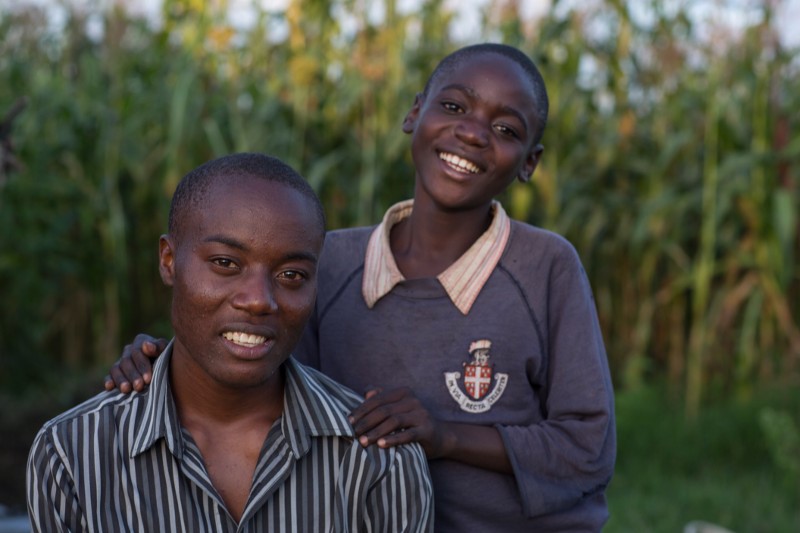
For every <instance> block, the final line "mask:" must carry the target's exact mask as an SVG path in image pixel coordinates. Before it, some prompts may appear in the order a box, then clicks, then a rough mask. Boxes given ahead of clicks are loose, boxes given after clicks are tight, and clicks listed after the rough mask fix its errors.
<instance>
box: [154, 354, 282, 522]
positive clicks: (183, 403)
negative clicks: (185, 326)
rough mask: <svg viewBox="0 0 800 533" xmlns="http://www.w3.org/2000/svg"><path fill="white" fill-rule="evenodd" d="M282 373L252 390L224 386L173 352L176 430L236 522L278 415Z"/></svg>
mask: <svg viewBox="0 0 800 533" xmlns="http://www.w3.org/2000/svg"><path fill="white" fill-rule="evenodd" d="M285 379H286V378H285V370H284V368H283V367H281V368H279V369H278V371H277V372H275V374H274V375H273V376H272V377H271V378H270V379H269V380H268V381H267V382H266V383H264V384H262V385H259V386H257V387H250V388H246V389H237V388H232V387H226V386H223V385H221V384H219V383H217V382H216V381H214V380H213V379H211V378H210V377H209V376H208V375H207V374H205V373H204V372H203V371H202V370H201V369H200V368H199V367H198V366H197V365H196V364H193V363H192V361H191V360H188V358H187V357H181V355H180V354H175V353H173V355H172V358H171V360H170V385H171V391H172V395H173V398H174V400H175V406H176V408H177V410H178V416H179V419H180V423H181V426H183V427H184V428H185V429H186V430H187V431H188V432H189V434H190V435H191V436H192V439H193V440H194V442H195V444H196V445H197V447H198V449H199V450H200V455H201V456H202V458H203V462H204V463H205V466H206V470H207V472H208V475H209V478H210V479H211V482H212V484H213V485H214V488H215V489H216V490H217V492H218V493H219V495H220V498H222V500H223V502H224V503H225V507H226V508H227V509H228V512H229V513H230V514H231V517H232V518H233V519H234V520H235V521H236V522H237V523H238V522H240V521H241V518H242V515H243V513H244V509H245V507H246V505H247V501H248V499H249V495H250V487H251V484H252V481H253V476H254V473H255V468H256V465H257V464H258V459H259V456H260V454H261V450H262V449H263V447H264V442H265V440H266V439H267V435H268V434H269V432H270V430H271V428H272V425H273V424H274V422H275V421H276V420H277V419H278V418H279V417H280V416H281V414H282V413H283V391H284V386H285V385H284V384H285Z"/></svg>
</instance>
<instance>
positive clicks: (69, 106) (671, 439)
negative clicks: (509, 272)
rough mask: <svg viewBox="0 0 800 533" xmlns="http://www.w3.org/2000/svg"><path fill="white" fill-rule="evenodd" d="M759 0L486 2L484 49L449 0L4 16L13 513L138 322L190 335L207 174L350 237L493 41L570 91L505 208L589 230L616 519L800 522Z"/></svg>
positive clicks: (793, 178)
mask: <svg viewBox="0 0 800 533" xmlns="http://www.w3.org/2000/svg"><path fill="white" fill-rule="evenodd" d="M740 3H741V2H740ZM744 3H745V4H747V10H748V17H747V18H746V23H745V24H744V27H743V29H741V30H740V31H729V30H726V29H725V27H723V26H715V25H714V24H713V21H712V23H710V25H709V24H708V23H706V24H705V26H704V30H703V31H702V32H701V31H699V29H698V21H697V20H696V19H693V18H692V17H690V16H688V15H687V9H686V8H687V6H689V4H691V2H689V1H688V0H687V1H684V2H678V1H676V2H660V1H658V0H638V1H636V2H626V1H623V0H597V1H594V2H585V3H583V4H580V3H577V2H566V1H559V0H554V1H553V2H551V5H550V7H549V9H548V10H547V11H546V12H545V13H544V14H543V15H541V16H536V17H533V16H531V15H526V13H528V11H526V10H525V9H524V7H525V6H524V4H525V3H524V2H522V1H513V0H491V1H489V2H487V3H486V4H485V7H484V8H483V9H482V18H481V20H480V23H479V28H478V29H477V30H476V33H475V34H474V35H471V36H470V37H469V38H468V39H467V40H465V39H464V38H460V39H458V38H456V37H454V32H453V31H451V30H452V27H453V24H454V21H455V20H456V19H455V14H454V13H453V11H452V10H450V9H448V8H447V7H446V5H445V2H443V1H442V0H419V1H418V2H416V4H414V6H413V7H409V3H408V2H399V1H396V0H376V1H373V2H368V1H366V0H287V1H286V2H285V4H286V5H285V6H284V7H281V8H274V9H269V8H267V7H257V4H256V3H252V4H246V3H244V2H238V3H237V5H238V6H239V7H238V9H246V10H247V13H248V15H247V16H246V17H244V18H243V17H242V16H237V17H232V16H231V14H234V15H236V13H231V12H230V9H231V7H232V5H233V4H232V3H230V4H229V2H227V1H225V0H216V1H214V2H204V1H201V0H164V1H163V5H162V6H161V13H160V17H158V20H156V21H153V20H148V19H146V18H144V17H142V16H137V15H135V14H134V13H133V12H132V11H131V10H129V9H126V7H125V3H124V2H123V1H118V2H102V3H100V2H82V3H78V4H74V3H69V2H62V3H58V4H56V3H55V2H54V3H53V5H58V7H59V13H60V14H61V15H60V18H61V19H63V20H61V21H60V23H54V17H53V15H52V11H49V10H48V8H45V7H35V5H31V4H27V5H26V4H20V5H17V6H15V7H14V8H13V9H12V8H11V7H10V6H8V5H5V6H4V5H0V7H2V11H0V120H2V123H0V163H1V164H0V228H2V230H1V231H0V295H2V302H3V303H2V306H1V307H0V317H2V321H1V322H0V388H1V389H0V400H1V401H2V404H1V407H0V417H2V418H0V427H3V431H4V432H7V438H6V437H4V438H3V439H2V440H3V441H4V442H3V443H2V444H0V447H2V450H0V451H2V452H3V453H1V454H0V469H2V470H3V471H4V474H6V473H7V475H5V476H4V477H5V480H3V481H0V489H2V490H0V502H1V501H3V500H4V499H5V501H6V502H7V504H9V505H18V504H19V499H20V498H21V494H20V489H19V487H20V483H21V481H20V479H21V478H20V474H19V473H20V472H21V467H22V465H21V463H22V462H24V457H25V455H26V453H27V449H28V446H29V445H30V441H31V439H32V438H33V433H32V432H35V430H36V429H37V427H38V425H39V424H41V422H42V421H43V420H44V419H46V418H49V417H50V416H53V415H54V414H55V413H57V412H58V411H60V410H62V409H64V408H65V407H67V406H69V405H71V404H73V403H75V402H77V401H79V400H80V399H83V398H85V397H87V396H88V395H90V394H93V393H94V392H97V391H98V390H99V389H100V388H101V378H102V376H103V375H104V373H105V371H106V370H107V369H108V367H109V365H110V364H111V362H113V361H114V360H116V359H117V357H118V355H119V354H120V352H121V347H122V345H123V344H125V343H126V342H128V341H129V340H131V339H132V338H133V335H134V334H135V333H137V332H141V331H147V332H149V333H152V334H158V335H162V336H169V334H170V333H169V331H170V330H169V323H168V314H167V310H168V305H167V302H168V298H169V295H168V293H167V292H166V290H165V289H164V288H163V287H162V284H161V281H160V279H159V277H158V271H157V264H156V260H157V255H156V251H157V239H158V236H159V235H160V234H161V233H162V232H163V231H164V230H165V228H166V215H167V210H168V204H169V199H170V196H171V194H172V190H173V188H174V186H175V185H176V183H177V181H178V180H179V179H180V177H181V176H182V175H183V174H184V173H185V172H186V171H188V170H190V169H192V168H194V167H195V166H197V165H198V164H200V163H201V162H203V161H206V160H208V159H211V158H213V157H216V156H219V155H222V154H225V153H229V152H234V151H261V152H267V153H271V154H274V155H277V156H279V157H281V158H282V159H284V160H285V161H287V162H288V163H290V164H291V165H293V166H295V167H296V168H298V169H299V170H300V171H301V172H302V173H303V174H304V175H305V176H306V177H307V178H308V179H309V181H310V182H311V184H312V185H313V186H314V188H315V189H316V190H317V192H318V193H319V194H320V196H321V197H322V199H323V203H324V205H325V206H326V209H327V215H328V219H329V226H330V227H331V228H337V227H344V226H350V225H361V224H373V223H376V222H378V221H379V220H380V217H381V215H382V214H383V211H384V210H385V209H386V208H387V207H388V206H389V205H391V204H392V203H394V202H395V201H398V200H400V199H404V198H406V197H410V196H411V194H412V186H413V169H412V166H411V160H410V154H409V150H408V140H407V138H406V137H405V136H404V135H403V134H402V132H401V129H400V124H401V121H402V118H403V116H404V114H405V112H406V111H407V109H408V108H409V106H410V105H411V103H412V102H413V98H414V95H415V93H416V92H417V91H418V90H420V89H421V88H422V87H423V85H424V82H425V80H426V79H427V75H428V74H429V73H430V71H431V70H432V69H433V67H434V66H435V64H436V63H437V61H438V60H439V59H441V58H442V57H443V56H444V55H446V54H447V53H449V52H450V51H452V50H454V49H455V48H457V47H459V46H461V45H463V44H470V43H472V42H479V41H485V40H491V41H502V42H505V43H508V44H512V45H515V46H518V47H519V48H521V49H522V50H524V51H526V52H527V53H529V54H530V55H531V56H532V57H533V58H534V59H535V61H536V62H537V64H538V65H539V66H540V68H541V70H542V73H543V75H544V78H545V80H546V81H547V84H548V89H549V92H550V97H551V119H550V123H549V125H548V127H547V131H546V133H545V139H544V144H545V147H546V149H545V155H544V158H543V160H542V163H541V165H540V167H539V168H538V169H537V171H536V173H535V175H534V179H533V181H532V183H530V184H527V185H520V184H518V185H515V186H513V187H512V188H511V189H510V190H509V191H508V192H507V194H506V195H505V197H504V198H503V201H504V202H505V205H506V206H507V209H508V210H509V212H510V213H511V215H512V216H514V217H515V218H518V219H521V220H526V221H528V222H530V223H532V224H536V225H539V226H543V227H545V228H548V229H551V230H554V231H556V232H558V233H560V234H562V235H564V236H566V237H567V238H568V239H569V240H571V241H572V242H573V243H574V244H575V246H576V247H577V249H578V251H579V253H580V255H581V257H582V259H583V261H584V264H585V266H586V270H587V272H588V274H589V277H590V279H591V281H592V284H593V287H594V290H595V296H596V301H597V305H598V311H599V314H600V319H601V322H602V327H603V331H604V334H605V339H606V344H607V348H608V353H609V359H610V362H611V365H612V370H613V373H614V379H615V386H616V388H617V393H618V410H619V413H618V416H619V433H620V459H619V467H618V473H617V477H616V478H615V481H614V482H613V483H612V488H611V491H610V498H611V503H612V512H613V516H612V520H611V522H610V523H609V530H617V531H678V530H679V529H676V528H678V527H679V526H680V524H683V523H684V522H686V521H688V520H689V519H692V518H697V517H703V516H705V517H706V518H707V519H712V520H716V521H718V522H722V523H725V524H726V525H727V527H730V528H731V529H734V530H737V531H765V532H766V531H797V530H800V510H798V507H800V506H798V505H797V502H798V501H800V486H798V485H799V483H798V481H797V480H798V478H800V459H798V457H800V430H798V427H799V426H800V416H798V413H799V412H800V409H798V408H799V407H800V393H798V384H799V383H800V379H799V378H800V327H799V326H798V324H800V306H799V305H798V302H800V262H799V258H800V231H799V230H800V221H799V220H798V211H799V210H798V207H799V206H800V188H799V187H800V177H799V172H800V171H799V170H798V169H800V135H798V131H800V114H799V113H798V112H797V110H798V109H800V61H798V55H797V50H796V49H791V48H787V47H786V46H784V45H783V44H782V41H781V40H780V39H779V36H778V33H777V30H776V27H777V23H776V22H777V21H776V17H777V16H778V13H779V8H780V7H781V4H782V2H781V1H780V0H772V1H765V2H749V3H748V2H744ZM634 4H637V5H636V8H637V9H636V10H634V11H632V6H633V5H634ZM51 7H52V6H51ZM637 12H638V13H646V14H647V16H637V15H636V13H637ZM239 15H241V13H239ZM234 19H239V20H240V21H241V20H245V19H246V21H247V22H246V23H241V22H240V23H238V24H233V23H232V20H234ZM706 22H708V21H706ZM3 114H5V118H3ZM677 494H683V496H678V495H677ZM745 502H746V503H745Z"/></svg>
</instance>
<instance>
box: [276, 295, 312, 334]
mask: <svg viewBox="0 0 800 533" xmlns="http://www.w3.org/2000/svg"><path fill="white" fill-rule="evenodd" d="M316 294H317V293H316V290H314V289H303V290H298V291H286V293H285V294H283V295H281V301H280V302H279V305H280V308H281V311H282V314H283V317H284V323H285V324H284V325H285V326H287V327H290V326H294V327H297V326H299V325H301V324H302V325H305V322H306V321H307V320H308V318H309V316H311V312H312V311H313V310H314V302H315V299H316ZM298 329H302V328H298Z"/></svg>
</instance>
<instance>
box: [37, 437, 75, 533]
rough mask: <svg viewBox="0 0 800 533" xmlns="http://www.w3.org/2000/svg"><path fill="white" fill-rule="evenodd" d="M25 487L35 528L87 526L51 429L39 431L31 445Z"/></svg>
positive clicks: (55, 528) (72, 529) (70, 477)
mask: <svg viewBox="0 0 800 533" xmlns="http://www.w3.org/2000/svg"><path fill="white" fill-rule="evenodd" d="M26 489H27V497H28V516H29V518H30V521H31V530H32V531H35V532H39V531H42V532H45V531H46V532H53V531H72V532H77V531H84V530H85V529H86V524H85V521H84V520H83V511H82V509H81V507H80V503H79V501H78V497H77V495H76V494H75V490H74V485H73V482H72V475H71V472H69V469H68V468H67V467H66V465H65V464H64V462H63V461H62V459H61V457H60V455H59V454H58V453H57V450H56V447H55V445H54V441H53V435H52V430H51V429H49V428H44V429H43V430H42V431H40V432H39V434H38V435H37V437H36V440H35V441H34V443H33V446H32V448H31V451H30V455H29V456H28V467H27V479H26Z"/></svg>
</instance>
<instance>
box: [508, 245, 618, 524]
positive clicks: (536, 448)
mask: <svg viewBox="0 0 800 533" xmlns="http://www.w3.org/2000/svg"><path fill="white" fill-rule="evenodd" d="M547 301H548V302H549V303H548V304H547V308H546V313H547V317H546V318H545V320H544V321H543V322H544V324H546V335H547V341H548V342H547V344H546V346H547V354H546V361H547V366H546V381H545V383H546V386H545V387H544V388H543V390H542V392H541V396H542V405H543V406H544V420H542V421H541V422H540V423H537V424H534V425H532V426H528V427H520V426H497V429H498V431H499V432H500V434H501V436H502V438H503V442H504V445H505V447H506V450H507V453H508V456H509V460H510V462H511V465H512V467H513V470H514V475H515V478H516V482H517V486H518V488H519V492H520V496H521V499H522V504H523V508H524V511H525V513H526V515H527V516H530V517H533V516H537V515H541V514H544V513H550V512H556V511H563V510H566V509H569V508H571V507H573V506H575V505H577V504H578V503H579V502H580V501H581V500H582V499H583V498H584V497H586V496H589V495H593V494H596V493H598V492H600V491H603V490H604V489H605V487H606V485H607V484H608V483H609V481H610V480H611V475H612V473H613V470H614V462H615V458H616V434H615V425H614V424H615V422H614V393H613V388H612V384H611V376H610V372H609V368H608V359H607V356H606V352H605V347H604V345H603V338H602V334H601V332H600V326H599V322H598V319H597V312H596V309H595V303H594V298H593V296H592V292H591V288H590V286H589V282H588V279H587V278H586V274H585V272H584V270H583V267H582V266H581V264H580V260H579V259H578V258H577V254H575V256H574V259H571V260H570V261H569V262H568V265H567V267H566V268H564V269H562V270H561V271H560V272H559V273H556V274H553V277H552V278H551V281H550V283H549V287H548V298H547Z"/></svg>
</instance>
